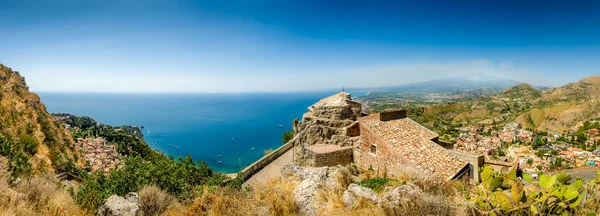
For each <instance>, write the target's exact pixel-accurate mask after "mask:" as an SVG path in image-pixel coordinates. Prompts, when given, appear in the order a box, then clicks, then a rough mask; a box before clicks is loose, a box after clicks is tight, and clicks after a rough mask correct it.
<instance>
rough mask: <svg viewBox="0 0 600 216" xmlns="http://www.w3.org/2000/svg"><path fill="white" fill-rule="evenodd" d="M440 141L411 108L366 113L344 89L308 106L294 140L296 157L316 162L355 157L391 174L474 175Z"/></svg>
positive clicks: (363, 164)
mask: <svg viewBox="0 0 600 216" xmlns="http://www.w3.org/2000/svg"><path fill="white" fill-rule="evenodd" d="M437 142H438V135H437V134H436V133H434V132H432V131H430V130H428V129H427V128H425V127H423V126H422V125H420V124H418V123H416V122H415V121H413V120H411V119H409V118H407V117H406V111H405V110H399V111H391V112H382V113H379V114H374V115H369V116H365V114H364V112H363V105H362V104H361V103H359V102H356V101H353V100H352V98H351V96H350V94H348V93H344V92H341V93H338V94H335V95H333V96H330V97H328V98H324V99H322V100H320V101H319V102H317V103H315V104H314V105H312V106H310V107H309V108H308V112H307V113H305V114H304V115H303V117H302V121H301V122H299V124H298V129H297V134H296V136H295V140H294V143H293V145H294V149H295V152H296V161H298V162H303V163H304V162H305V163H308V164H310V165H313V166H334V165H338V164H341V165H344V164H349V163H351V162H354V163H355V164H356V165H357V166H359V167H362V168H364V169H368V168H372V169H374V170H376V171H377V172H380V173H381V174H383V173H386V174H387V175H389V176H396V175H399V174H401V173H406V172H410V173H421V174H425V175H439V176H441V177H443V178H445V179H447V180H453V179H456V178H459V177H461V176H463V175H470V173H471V172H470V166H468V163H467V162H466V161H464V160H462V159H459V158H458V157H456V156H455V155H453V154H452V153H450V152H449V151H448V150H446V149H445V148H443V147H442V146H440V145H438V144H437Z"/></svg>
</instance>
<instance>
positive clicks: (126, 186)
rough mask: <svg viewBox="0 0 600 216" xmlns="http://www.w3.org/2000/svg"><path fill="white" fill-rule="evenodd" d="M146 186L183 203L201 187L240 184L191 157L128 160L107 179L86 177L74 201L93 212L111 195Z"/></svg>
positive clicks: (95, 175)
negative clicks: (163, 192)
mask: <svg viewBox="0 0 600 216" xmlns="http://www.w3.org/2000/svg"><path fill="white" fill-rule="evenodd" d="M147 185H156V186H157V187H159V188H160V189H162V190H163V191H165V192H167V193H169V194H170V195H172V196H175V197H177V198H179V199H182V200H183V199H187V198H190V197H192V196H193V193H194V190H195V188H196V187H198V186H201V185H212V186H232V187H235V188H239V186H238V185H241V184H240V182H239V181H230V182H228V181H226V178H225V177H223V176H222V175H220V174H215V173H213V172H212V170H211V169H210V168H209V167H208V165H207V164H206V163H204V162H194V161H193V160H192V158H191V156H188V157H185V158H183V157H179V158H177V160H175V158H173V157H169V158H167V157H157V158H155V159H153V160H144V159H143V158H141V157H130V158H127V159H126V160H125V166H123V168H121V169H118V170H113V171H112V172H111V173H110V174H109V175H108V176H105V175H103V174H101V173H96V174H93V175H90V176H89V177H88V178H86V179H85V181H84V182H83V184H82V185H81V186H80V187H79V189H78V191H77V194H76V196H75V198H76V200H77V202H78V203H79V204H81V205H82V206H83V207H85V208H86V209H90V210H93V209H96V208H98V207H99V206H100V205H101V204H102V203H103V201H104V200H106V199H107V198H108V197H109V196H111V195H113V194H117V195H119V196H124V195H126V194H127V193H129V192H132V191H139V190H140V189H142V188H143V187H144V186H147Z"/></svg>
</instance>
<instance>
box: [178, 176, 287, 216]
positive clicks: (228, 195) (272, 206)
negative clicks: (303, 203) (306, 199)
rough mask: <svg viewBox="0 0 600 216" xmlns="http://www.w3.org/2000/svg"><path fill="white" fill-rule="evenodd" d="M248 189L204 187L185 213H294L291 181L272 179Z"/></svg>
mask: <svg viewBox="0 0 600 216" xmlns="http://www.w3.org/2000/svg"><path fill="white" fill-rule="evenodd" d="M266 185H267V186H264V187H258V188H255V189H253V190H250V191H246V192H240V191H235V190H218V191H217V190H215V188H209V187H204V189H203V191H202V193H201V194H200V195H199V196H198V197H197V198H196V200H195V201H194V203H193V204H192V206H191V207H189V208H188V210H187V214H188V215H297V214H299V212H298V206H297V205H296V202H295V201H294V194H293V191H294V189H295V188H296V187H297V186H296V183H295V182H292V181H282V180H272V181H270V182H269V183H268V184H266Z"/></svg>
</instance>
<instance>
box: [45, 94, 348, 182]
mask: <svg viewBox="0 0 600 216" xmlns="http://www.w3.org/2000/svg"><path fill="white" fill-rule="evenodd" d="M334 93H335V92H319V93H272V94H263V93H261V94H258V93H253V94H251V93H247V94H122V93H54V92H39V93H38V95H40V98H41V100H42V102H43V103H44V104H46V108H47V109H48V111H49V112H51V113H70V114H74V115H77V116H90V117H92V118H93V119H95V120H96V121H99V122H101V123H103V124H107V125H113V126H118V125H135V126H144V129H143V133H144V139H145V140H146V142H147V143H148V144H149V145H150V147H152V148H153V149H156V150H158V151H161V152H163V153H165V154H166V155H173V156H187V155H192V157H193V158H194V160H201V161H205V162H206V163H208V165H209V166H210V167H211V168H212V169H213V170H215V171H217V172H222V173H234V172H237V171H239V170H240V168H241V167H244V166H247V165H249V164H251V163H253V162H254V161H256V160H258V159H260V158H261V157H262V156H263V155H264V150H267V149H276V148H278V147H279V146H281V145H282V135H283V133H284V132H285V131H288V130H291V123H292V120H293V119H294V118H299V119H300V118H301V117H302V114H304V113H305V112H306V111H307V108H308V106H310V105H312V104H314V103H315V102H317V101H318V100H319V99H321V98H324V97H327V96H329V95H332V94H334ZM358 94H360V93H358ZM353 96H358V95H353ZM280 125H282V127H280ZM252 148H254V150H252ZM219 155H221V156H222V157H219ZM218 161H221V162H222V163H218Z"/></svg>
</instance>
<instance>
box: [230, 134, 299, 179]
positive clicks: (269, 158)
mask: <svg viewBox="0 0 600 216" xmlns="http://www.w3.org/2000/svg"><path fill="white" fill-rule="evenodd" d="M296 138H297V137H294V138H293V139H292V140H290V141H289V142H287V143H286V144H284V145H282V146H281V147H279V148H277V149H275V150H274V151H273V152H271V153H269V154H268V155H265V156H264V157H262V158H261V159H259V160H257V161H256V162H254V163H252V164H250V166H248V167H246V168H244V169H243V170H242V171H241V172H240V177H241V178H242V179H243V180H244V181H246V180H248V179H249V178H250V177H252V175H254V174H256V173H257V172H258V171H260V170H262V169H263V168H264V167H266V166H267V165H269V164H270V163H271V162H273V161H274V160H276V159H277V158H279V157H280V156H281V155H283V154H284V153H286V152H287V151H288V150H290V149H291V148H292V147H294V142H295V141H296Z"/></svg>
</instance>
